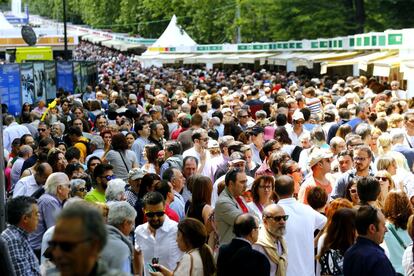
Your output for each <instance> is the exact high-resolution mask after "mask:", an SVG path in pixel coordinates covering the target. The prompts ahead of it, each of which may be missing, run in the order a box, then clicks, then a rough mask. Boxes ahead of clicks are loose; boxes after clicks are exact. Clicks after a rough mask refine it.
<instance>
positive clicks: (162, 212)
mask: <svg viewBox="0 0 414 276" xmlns="http://www.w3.org/2000/svg"><path fill="white" fill-rule="evenodd" d="M164 214H165V212H164V211H157V212H146V213H145V215H146V216H147V218H153V217H155V216H157V217H159V218H160V217H162V216H164Z"/></svg>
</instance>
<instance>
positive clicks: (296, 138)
mask: <svg viewBox="0 0 414 276" xmlns="http://www.w3.org/2000/svg"><path fill="white" fill-rule="evenodd" d="M286 130H287V132H288V134H289V138H290V140H292V145H295V146H299V147H300V146H301V144H300V138H302V137H303V136H305V135H309V131H307V130H306V129H305V128H303V129H302V133H301V134H300V135H299V136H298V135H297V134H296V132H294V131H293V126H292V127H291V128H286Z"/></svg>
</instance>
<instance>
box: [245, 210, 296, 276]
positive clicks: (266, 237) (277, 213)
mask: <svg viewBox="0 0 414 276" xmlns="http://www.w3.org/2000/svg"><path fill="white" fill-rule="evenodd" d="M288 218H289V216H288V215H286V213H285V211H284V210H283V208H282V207H281V206H279V205H277V204H270V205H268V206H266V208H265V209H264V210H263V224H262V226H261V228H260V229H259V238H258V239H257V242H256V244H255V245H253V249H255V250H257V251H259V252H261V253H263V254H264V255H265V256H266V257H267V259H268V260H269V263H270V275H281V276H282V275H286V268H287V254H288V252H287V244H286V241H285V239H284V237H283V235H285V233H286V221H287V219H288Z"/></svg>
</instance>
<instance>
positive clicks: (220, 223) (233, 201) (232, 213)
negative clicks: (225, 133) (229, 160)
mask: <svg viewBox="0 0 414 276" xmlns="http://www.w3.org/2000/svg"><path fill="white" fill-rule="evenodd" d="M225 185H226V187H225V188H224V190H223V191H222V192H221V194H220V196H219V198H218V200H217V203H216V208H215V216H216V224H217V230H218V234H219V238H220V241H219V242H220V244H221V245H222V244H226V243H229V242H230V241H231V239H233V238H234V231H233V225H234V221H235V219H236V217H237V216H239V215H240V214H243V213H248V212H249V209H248V207H247V204H246V203H245V202H244V199H243V198H242V194H243V192H244V191H245V190H246V186H247V176H246V173H245V172H244V170H240V169H231V170H230V171H229V172H228V173H227V174H226V177H225Z"/></svg>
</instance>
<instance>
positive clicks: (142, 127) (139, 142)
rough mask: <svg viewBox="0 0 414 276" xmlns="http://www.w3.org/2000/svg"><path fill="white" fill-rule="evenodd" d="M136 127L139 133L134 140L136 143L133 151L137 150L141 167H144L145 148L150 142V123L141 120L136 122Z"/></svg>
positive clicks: (133, 145)
mask: <svg viewBox="0 0 414 276" xmlns="http://www.w3.org/2000/svg"><path fill="white" fill-rule="evenodd" d="M134 129H135V132H136V133H137V135H138V138H137V139H136V140H135V141H134V144H132V151H133V152H135V155H136V156H137V159H138V164H139V166H140V167H142V166H143V165H144V164H145V159H144V148H145V146H146V145H148V144H149V143H150V141H149V140H148V137H149V135H150V128H149V125H148V123H146V122H145V121H142V120H141V121H138V122H137V123H135V126H134Z"/></svg>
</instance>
